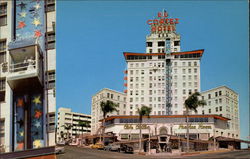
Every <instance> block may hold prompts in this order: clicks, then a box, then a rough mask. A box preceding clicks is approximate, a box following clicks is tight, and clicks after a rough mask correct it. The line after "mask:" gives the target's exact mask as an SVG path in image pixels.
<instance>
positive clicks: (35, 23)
mask: <svg viewBox="0 0 250 159" xmlns="http://www.w3.org/2000/svg"><path fill="white" fill-rule="evenodd" d="M32 24H34V25H35V26H36V27H37V26H38V25H41V22H40V20H39V19H37V18H35V19H34V20H33V22H32Z"/></svg>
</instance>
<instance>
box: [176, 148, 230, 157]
mask: <svg viewBox="0 0 250 159" xmlns="http://www.w3.org/2000/svg"><path fill="white" fill-rule="evenodd" d="M229 151H231V150H229V149H222V150H215V151H195V152H188V153H186V152H184V153H182V154H181V155H182V156H193V155H201V154H214V153H220V152H229Z"/></svg>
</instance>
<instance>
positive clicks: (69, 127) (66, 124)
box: [62, 123, 73, 141]
mask: <svg viewBox="0 0 250 159" xmlns="http://www.w3.org/2000/svg"><path fill="white" fill-rule="evenodd" d="M62 127H64V129H66V130H67V140H68V141H69V130H70V129H71V128H72V127H73V125H72V124H69V123H65V124H64V125H62Z"/></svg>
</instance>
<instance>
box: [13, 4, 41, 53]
mask: <svg viewBox="0 0 250 159" xmlns="http://www.w3.org/2000/svg"><path fill="white" fill-rule="evenodd" d="M44 12H45V9H44V1H43V0H17V1H16V39H15V41H16V42H17V43H18V42H20V41H21V42H24V43H25V41H29V40H35V41H36V42H38V43H39V44H40V46H41V49H42V50H44V49H45V48H44V47H45V46H44V38H45V17H44Z"/></svg>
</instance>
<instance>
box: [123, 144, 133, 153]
mask: <svg viewBox="0 0 250 159" xmlns="http://www.w3.org/2000/svg"><path fill="white" fill-rule="evenodd" d="M120 151H123V152H125V153H134V148H133V146H132V145H131V144H122V145H121V147H120Z"/></svg>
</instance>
